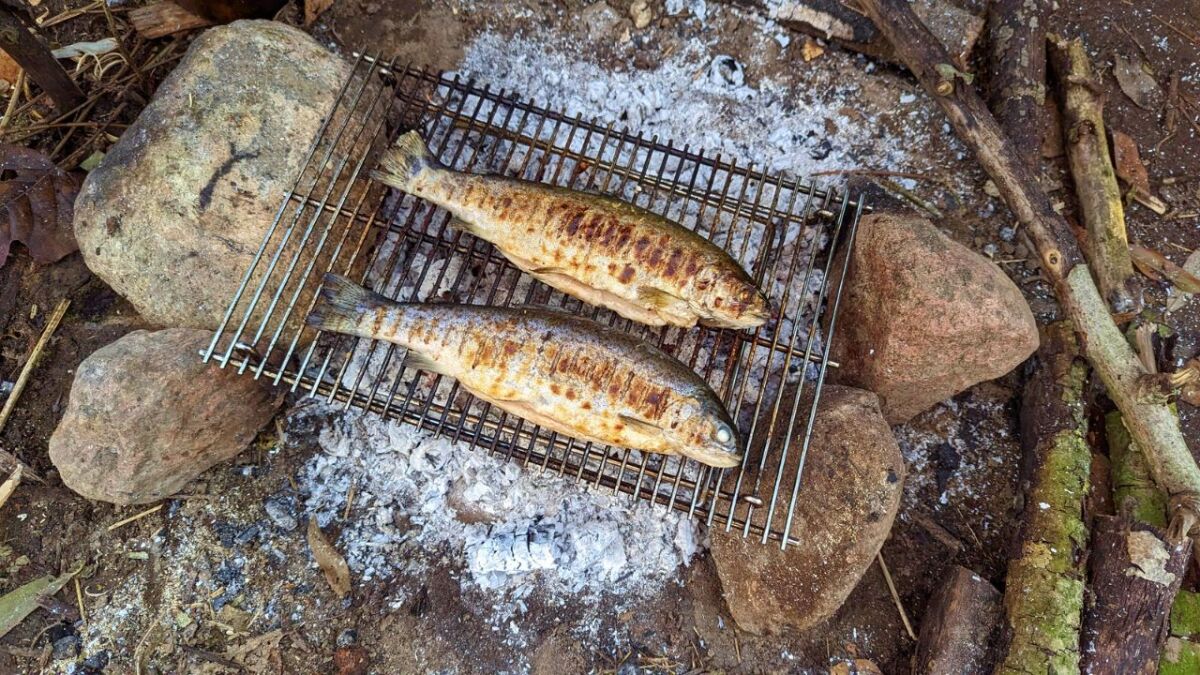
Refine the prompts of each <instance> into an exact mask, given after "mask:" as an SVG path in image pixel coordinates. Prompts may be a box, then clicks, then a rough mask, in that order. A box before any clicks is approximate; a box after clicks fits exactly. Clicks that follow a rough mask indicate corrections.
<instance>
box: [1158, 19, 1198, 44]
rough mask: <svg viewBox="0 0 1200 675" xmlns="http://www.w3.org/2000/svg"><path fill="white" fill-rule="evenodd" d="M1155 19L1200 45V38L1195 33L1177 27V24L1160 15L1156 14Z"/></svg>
mask: <svg viewBox="0 0 1200 675" xmlns="http://www.w3.org/2000/svg"><path fill="white" fill-rule="evenodd" d="M1151 16H1154V15H1151ZM1154 20H1155V21H1157V22H1159V23H1161V24H1162V25H1164V26H1166V27H1167V28H1170V29H1171V30H1173V31H1175V32H1176V33H1178V34H1179V35H1180V36H1182V37H1183V38H1185V39H1187V40H1191V41H1192V43H1193V44H1195V45H1196V46H1200V38H1197V37H1196V36H1195V35H1192V34H1191V33H1188V32H1185V31H1184V30H1183V29H1181V28H1176V27H1175V25H1174V24H1172V23H1171V22H1170V21H1167V20H1166V19H1161V18H1159V17H1158V16H1154Z"/></svg>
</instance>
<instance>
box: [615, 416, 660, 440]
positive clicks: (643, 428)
mask: <svg viewBox="0 0 1200 675" xmlns="http://www.w3.org/2000/svg"><path fill="white" fill-rule="evenodd" d="M618 417H620V418H621V421H622V422H624V423H625V424H626V425H628V426H629V428H631V429H634V430H635V431H637V432H638V433H640V434H645V435H647V436H657V435H660V434H662V432H663V429H662V427H660V426H658V425H656V424H651V423H650V422H647V421H646V420H643V419H638V418H636V417H631V416H629V415H626V414H624V413H622V414H620V415H618Z"/></svg>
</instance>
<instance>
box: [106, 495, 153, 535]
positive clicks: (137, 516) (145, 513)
mask: <svg viewBox="0 0 1200 675" xmlns="http://www.w3.org/2000/svg"><path fill="white" fill-rule="evenodd" d="M162 507H163V502H159V503H158V504H156V505H154V506H151V507H150V508H148V509H146V510H145V511H142V512H141V513H135V514H134V515H132V516H129V517H128V518H124V519H122V520H118V521H117V522H115V523H113V524H112V525H109V526H108V531H109V532H112V531H113V530H115V529H117V528H118V527H121V526H123V525H128V524H129V523H132V522H133V521H135V520H140V519H142V518H145V517H146V516H148V515H150V514H151V513H154V512H155V511H158V510H159V509H161V508H162Z"/></svg>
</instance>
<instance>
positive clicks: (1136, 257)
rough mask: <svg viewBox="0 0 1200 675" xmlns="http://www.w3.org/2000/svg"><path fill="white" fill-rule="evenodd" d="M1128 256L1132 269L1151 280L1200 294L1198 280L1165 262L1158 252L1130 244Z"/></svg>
mask: <svg viewBox="0 0 1200 675" xmlns="http://www.w3.org/2000/svg"><path fill="white" fill-rule="evenodd" d="M1129 254H1130V256H1131V257H1132V258H1133V265H1134V267H1136V268H1138V271H1139V272H1141V273H1142V274H1145V275H1146V276H1148V277H1150V278H1151V279H1154V280H1155V281H1169V282H1171V283H1172V284H1174V286H1175V288H1177V289H1179V290H1181V291H1184V292H1186V293H1200V278H1197V277H1196V275H1194V274H1192V273H1191V272H1189V271H1187V270H1185V269H1184V268H1182V267H1180V266H1179V265H1176V264H1175V263H1173V262H1171V261H1170V260H1167V259H1166V257H1165V256H1163V254H1161V253H1159V252H1158V251H1155V250H1152V249H1148V248H1145V247H1143V246H1138V245H1137V244H1130V245H1129Z"/></svg>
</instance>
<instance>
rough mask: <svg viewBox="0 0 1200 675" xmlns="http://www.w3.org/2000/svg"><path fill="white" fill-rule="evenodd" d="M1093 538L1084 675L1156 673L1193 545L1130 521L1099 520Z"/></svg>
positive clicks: (1126, 518) (1120, 518) (1119, 517)
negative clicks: (1176, 541) (1167, 539)
mask: <svg viewBox="0 0 1200 675" xmlns="http://www.w3.org/2000/svg"><path fill="white" fill-rule="evenodd" d="M1092 534H1093V536H1092V554H1091V564H1090V565H1089V568H1090V569H1089V575H1088V577H1089V579H1088V581H1089V583H1088V604H1087V611H1086V612H1085V614H1084V619H1083V654H1084V656H1083V663H1082V672H1085V673H1089V674H1091V675H1103V674H1106V673H1112V674H1113V675H1125V674H1127V673H1136V674H1142V673H1145V674H1147V675H1152V674H1153V673H1157V672H1158V661H1159V655H1160V653H1161V652H1162V648H1163V645H1164V643H1166V640H1167V635H1168V632H1169V631H1168V624H1167V619H1168V617H1169V615H1170V613H1171V603H1172V602H1173V601H1174V599H1175V594H1176V593H1178V592H1179V585H1180V584H1181V583H1182V582H1183V572H1184V568H1185V567H1186V566H1187V561H1188V557H1189V556H1190V555H1191V542H1189V541H1185V542H1183V543H1182V544H1180V545H1177V546H1172V545H1170V544H1168V543H1167V542H1165V541H1164V540H1163V537H1162V534H1161V530H1158V529H1156V528H1154V527H1151V526H1149V525H1146V524H1144V523H1134V522H1132V521H1130V520H1129V518H1128V516H1101V517H1099V518H1096V520H1095V523H1094V526H1093V533H1092Z"/></svg>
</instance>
